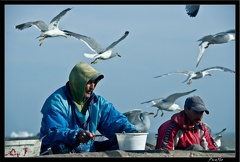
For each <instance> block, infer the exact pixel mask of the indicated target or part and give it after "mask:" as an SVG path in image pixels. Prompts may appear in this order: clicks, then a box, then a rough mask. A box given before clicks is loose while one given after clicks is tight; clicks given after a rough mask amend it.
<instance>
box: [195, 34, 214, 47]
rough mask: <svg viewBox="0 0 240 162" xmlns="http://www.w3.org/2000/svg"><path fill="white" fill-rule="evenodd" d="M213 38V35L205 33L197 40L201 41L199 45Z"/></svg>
mask: <svg viewBox="0 0 240 162" xmlns="http://www.w3.org/2000/svg"><path fill="white" fill-rule="evenodd" d="M213 38H214V36H213V35H206V36H204V37H202V38H201V39H199V40H197V41H201V43H200V44H199V46H200V45H201V44H202V43H203V42H210V41H211V40H212V39H213Z"/></svg>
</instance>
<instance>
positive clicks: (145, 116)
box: [123, 109, 154, 133]
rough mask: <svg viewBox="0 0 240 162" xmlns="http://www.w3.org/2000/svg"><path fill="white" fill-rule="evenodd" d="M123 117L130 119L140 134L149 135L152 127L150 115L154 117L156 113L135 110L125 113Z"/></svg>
mask: <svg viewBox="0 0 240 162" xmlns="http://www.w3.org/2000/svg"><path fill="white" fill-rule="evenodd" d="M123 115H125V116H126V117H127V118H128V120H129V122H130V123H132V124H133V125H134V126H135V127H136V129H137V130H138V131H139V132H141V133H147V132H148V130H149V128H150V126H151V122H150V119H149V115H154V113H153V112H148V111H144V112H143V111H142V110H140V109H133V110H131V111H127V112H125V113H123Z"/></svg>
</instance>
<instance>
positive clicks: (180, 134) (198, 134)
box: [156, 111, 217, 150]
mask: <svg viewBox="0 0 240 162" xmlns="http://www.w3.org/2000/svg"><path fill="white" fill-rule="evenodd" d="M193 144H199V145H201V146H202V147H203V148H204V150H217V147H216V144H215V142H214V140H213V139H212V137H211V136H210V133H209V132H208V130H207V128H206V127H205V126H204V125H203V124H202V123H201V124H200V125H198V126H195V127H193V126H190V125H189V120H188V119H187V117H186V115H185V113H184V111H181V112H179V113H176V114H174V115H173V116H172V117H171V119H170V120H168V121H166V122H165V123H163V124H162V125H161V126H160V127H159V129H158V138H157V144H156V149H157V150H176V149H181V150H184V149H186V148H187V147H189V146H191V145H193Z"/></svg>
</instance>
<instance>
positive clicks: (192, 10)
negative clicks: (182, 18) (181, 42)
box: [185, 5, 200, 17]
mask: <svg viewBox="0 0 240 162" xmlns="http://www.w3.org/2000/svg"><path fill="white" fill-rule="evenodd" d="M199 8H200V5H186V7H185V10H186V11H187V14H188V15H189V16H190V17H195V16H196V15H197V13H198V11H199Z"/></svg>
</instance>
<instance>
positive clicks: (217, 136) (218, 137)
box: [212, 128, 226, 148]
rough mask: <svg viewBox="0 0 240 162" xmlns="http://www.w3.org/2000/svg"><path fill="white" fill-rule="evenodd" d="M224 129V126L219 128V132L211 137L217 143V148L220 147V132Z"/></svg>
mask: <svg viewBox="0 0 240 162" xmlns="http://www.w3.org/2000/svg"><path fill="white" fill-rule="evenodd" d="M225 130H226V128H224V129H223V130H221V131H220V132H219V133H216V134H215V135H214V136H213V137H212V138H213V140H214V141H215V143H216V144H217V146H218V148H220V147H221V139H222V134H221V133H223V132H224V131H225Z"/></svg>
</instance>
